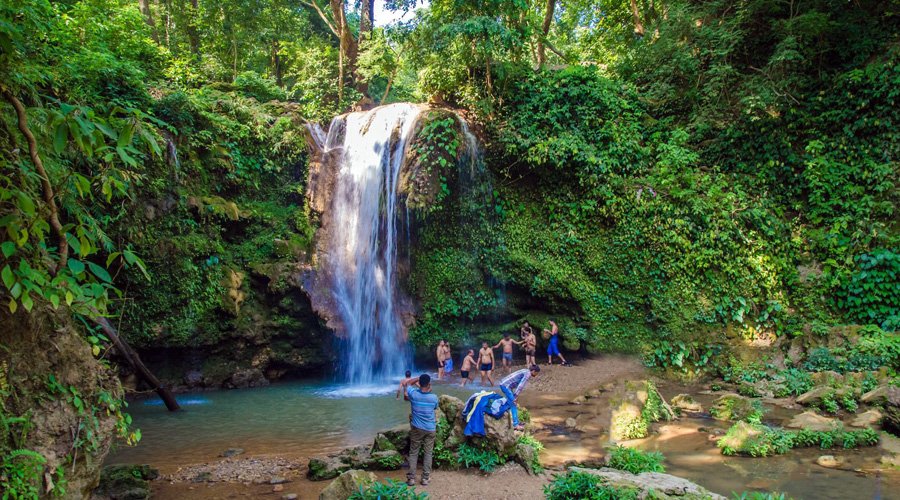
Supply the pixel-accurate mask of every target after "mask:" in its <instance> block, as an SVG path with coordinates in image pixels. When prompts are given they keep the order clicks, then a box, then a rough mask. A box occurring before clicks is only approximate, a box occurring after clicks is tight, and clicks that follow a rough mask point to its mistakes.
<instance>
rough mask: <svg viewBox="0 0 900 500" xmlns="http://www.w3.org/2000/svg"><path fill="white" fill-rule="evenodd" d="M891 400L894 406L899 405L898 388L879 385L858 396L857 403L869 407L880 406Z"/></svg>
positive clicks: (899, 390)
mask: <svg viewBox="0 0 900 500" xmlns="http://www.w3.org/2000/svg"><path fill="white" fill-rule="evenodd" d="M891 399H893V400H894V401H895V404H897V403H900V387H894V386H892V385H888V384H881V385H879V386H878V387H876V388H874V389H872V390H871V391H869V392H867V393H865V394H863V395H862V396H860V398H859V401H860V402H861V403H866V404H871V405H881V404H885V403H888V402H889V400H891Z"/></svg>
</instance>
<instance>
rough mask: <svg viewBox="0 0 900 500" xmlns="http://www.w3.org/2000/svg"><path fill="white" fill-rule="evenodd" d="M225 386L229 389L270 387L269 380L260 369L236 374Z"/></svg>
mask: <svg viewBox="0 0 900 500" xmlns="http://www.w3.org/2000/svg"><path fill="white" fill-rule="evenodd" d="M224 385H225V387H226V388H227V389H243V388H246V387H263V386H266V385H269V380H268V379H267V378H266V376H265V375H263V373H262V371H260V370H259V368H244V369H240V370H238V371H236V372H234V373H233V374H232V375H231V377H229V378H228V380H226V381H225V384H224Z"/></svg>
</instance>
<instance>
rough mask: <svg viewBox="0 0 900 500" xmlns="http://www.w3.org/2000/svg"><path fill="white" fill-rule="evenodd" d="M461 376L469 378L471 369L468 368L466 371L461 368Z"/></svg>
mask: <svg viewBox="0 0 900 500" xmlns="http://www.w3.org/2000/svg"><path fill="white" fill-rule="evenodd" d="M459 376H460V377H462V378H469V370H466V371H462V370H460V372H459Z"/></svg>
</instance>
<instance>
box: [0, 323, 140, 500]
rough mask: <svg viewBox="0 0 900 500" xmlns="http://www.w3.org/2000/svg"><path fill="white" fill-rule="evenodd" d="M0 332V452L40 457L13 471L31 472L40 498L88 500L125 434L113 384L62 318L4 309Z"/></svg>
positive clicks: (110, 375)
mask: <svg viewBox="0 0 900 500" xmlns="http://www.w3.org/2000/svg"><path fill="white" fill-rule="evenodd" d="M0 324H2V325H3V328H2V329H0V345H2V346H3V349H0V370H2V371H0V397H2V401H0V418H2V420H4V422H5V424H6V425H5V426H4V428H0V432H2V433H5V435H0V439H2V442H0V451H3V452H4V453H2V454H6V453H8V452H10V451H11V450H15V449H25V450H31V451H33V452H36V453H38V454H40V456H41V457H42V459H37V460H34V461H24V460H23V461H18V462H16V463H17V464H18V465H17V466H18V467H23V468H26V469H31V470H29V471H28V474H29V475H32V476H33V477H34V479H35V481H33V482H32V485H33V486H37V487H38V488H39V491H40V492H42V494H43V495H49V494H50V493H53V494H54V495H56V494H60V493H62V492H63V490H64V492H65V493H64V494H65V496H66V497H71V498H80V497H86V496H88V495H89V494H90V491H91V489H92V488H93V487H94V486H96V484H97V482H98V480H99V477H100V467H101V465H102V463H103V459H104V457H106V454H107V453H108V451H109V447H110V444H111V443H112V440H113V437H114V436H115V435H116V434H117V432H119V433H120V434H121V433H122V432H123V431H124V428H122V427H121V424H122V420H121V413H120V411H121V406H120V402H119V399H120V398H121V396H122V388H121V385H120V384H119V381H118V379H117V378H116V377H115V374H114V373H113V371H112V370H110V368H109V367H108V366H107V365H106V364H105V363H103V362H101V361H100V360H99V359H97V358H95V357H94V355H93V354H92V352H91V347H90V345H89V344H88V343H87V342H86V341H85V339H84V337H83V336H81V335H80V334H79V333H78V331H77V330H76V329H75V328H74V327H73V323H72V320H71V319H70V318H69V317H68V316H67V315H65V314H64V313H62V312H53V311H52V310H50V309H49V307H47V308H46V309H42V308H41V306H40V305H38V306H36V307H35V309H34V310H33V311H32V313H31V314H27V313H25V312H24V311H19V312H18V313H17V314H14V315H11V314H9V313H8V312H7V311H6V308H2V310H0ZM36 483H40V484H36Z"/></svg>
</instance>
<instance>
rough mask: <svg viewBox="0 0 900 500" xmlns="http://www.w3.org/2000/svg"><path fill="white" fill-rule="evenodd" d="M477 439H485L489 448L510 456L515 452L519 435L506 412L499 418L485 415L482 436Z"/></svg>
mask: <svg viewBox="0 0 900 500" xmlns="http://www.w3.org/2000/svg"><path fill="white" fill-rule="evenodd" d="M479 439H481V440H483V441H485V442H486V443H487V445H488V446H489V447H490V448H492V449H494V450H495V451H496V452H497V453H499V454H500V455H501V456H503V455H507V456H510V455H513V454H514V453H515V450H516V443H517V442H518V440H519V436H518V435H517V434H516V431H515V430H513V426H512V422H511V420H510V417H509V413H508V412H507V413H505V414H504V415H503V416H502V417H500V418H493V417H490V416H485V417H484V437H483V438H479Z"/></svg>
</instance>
